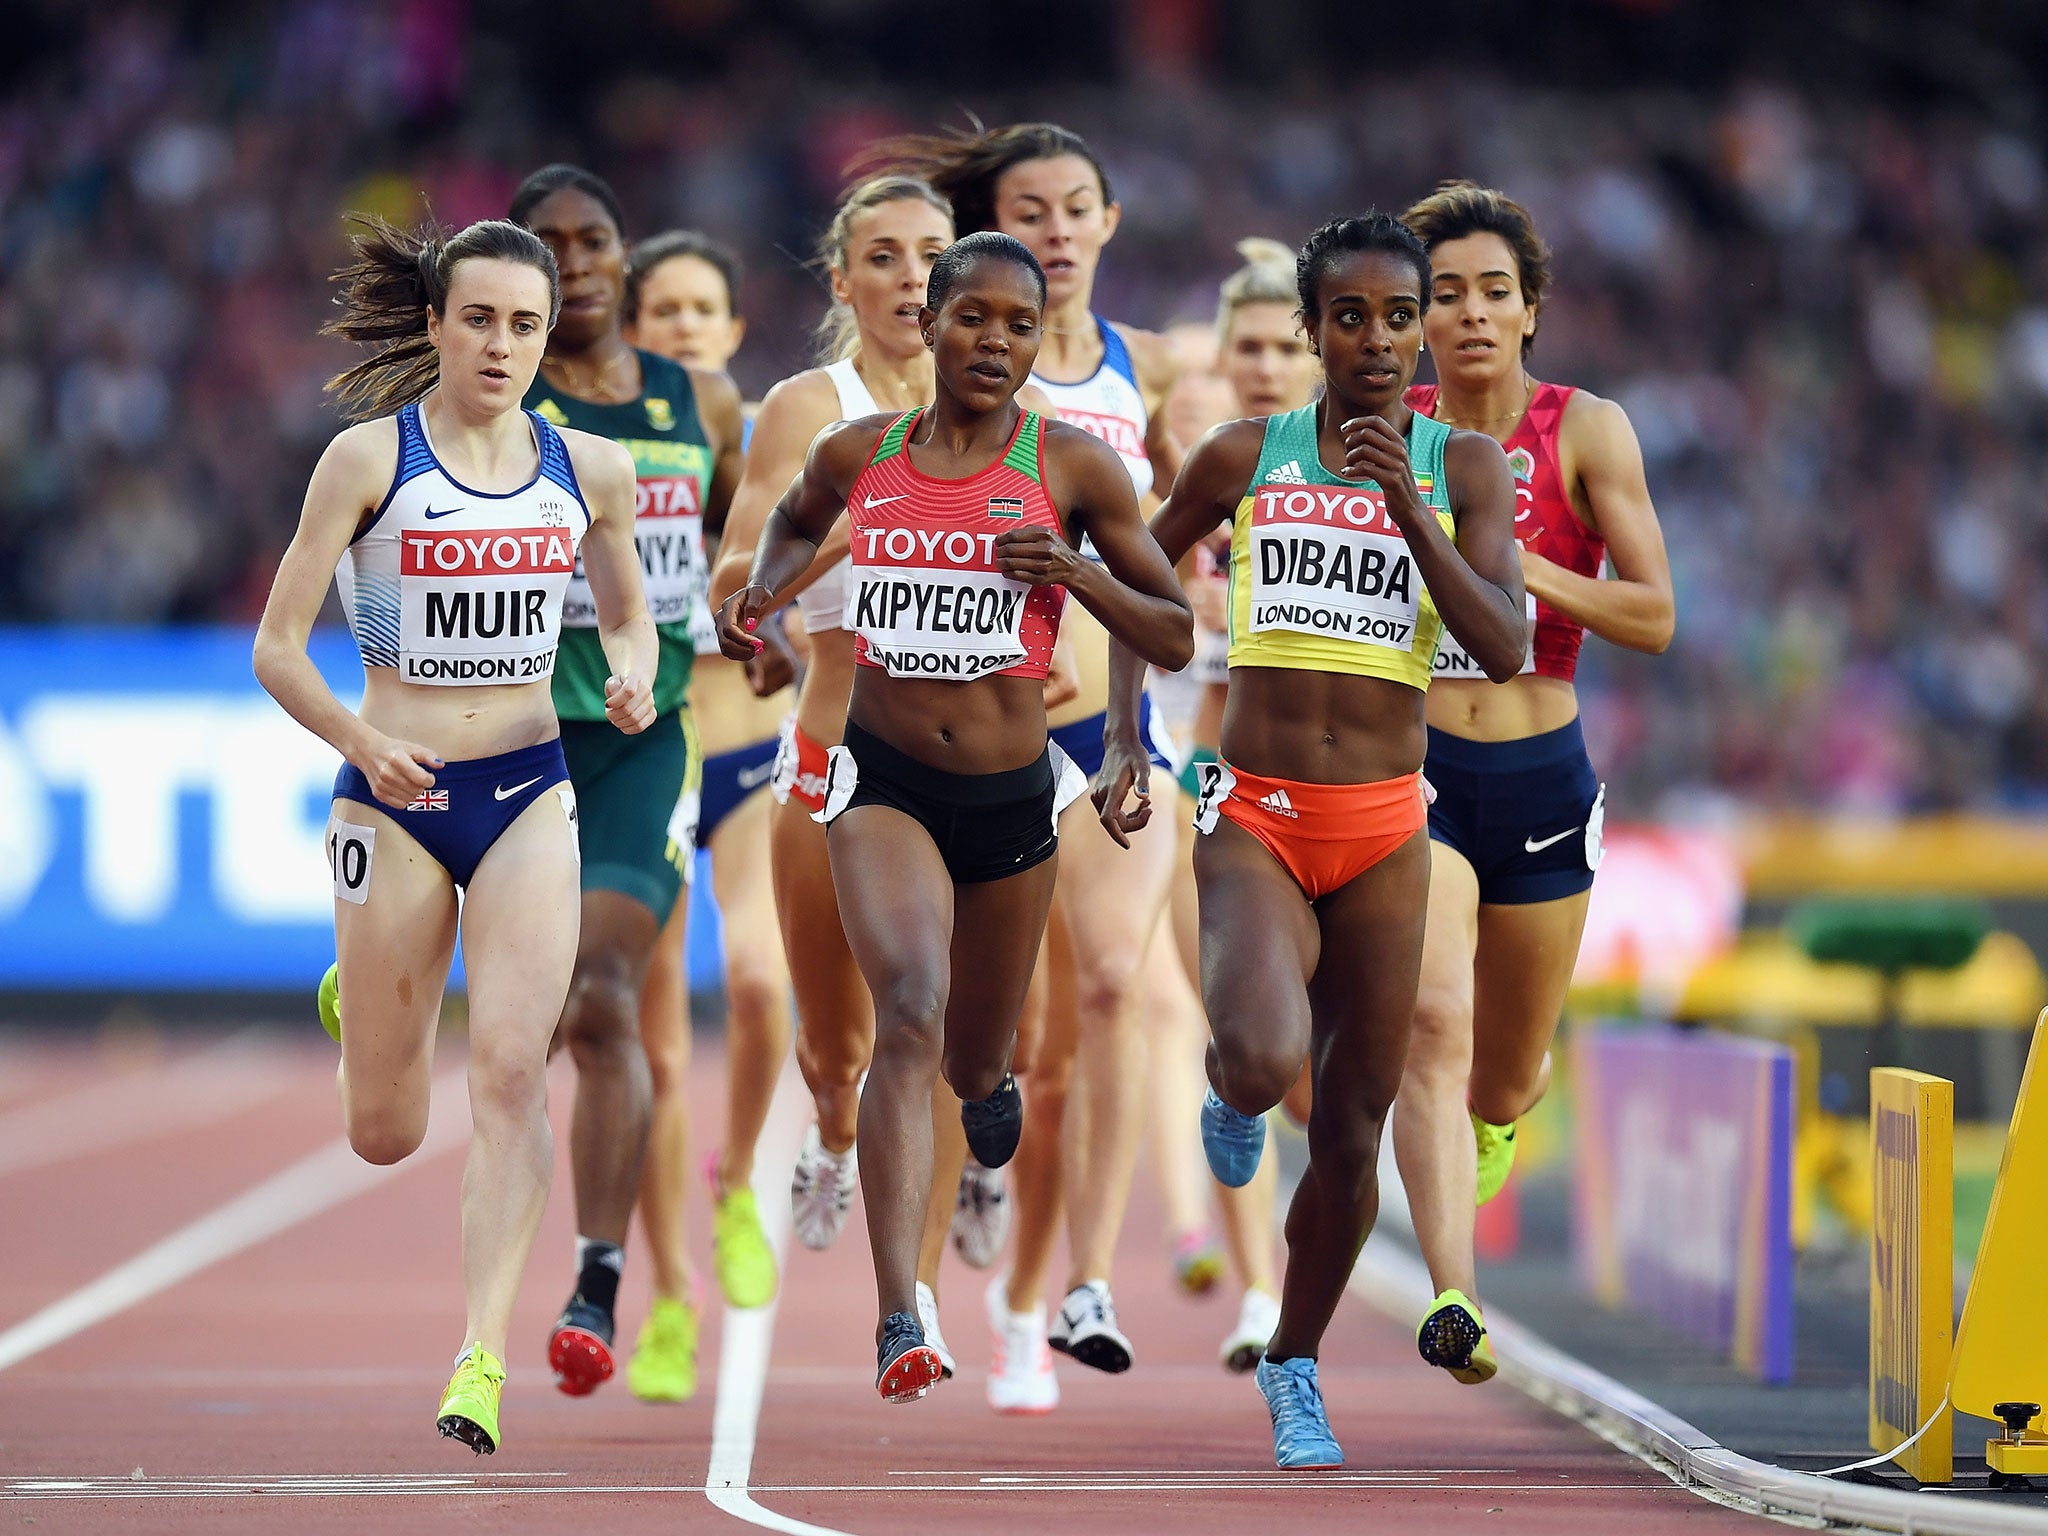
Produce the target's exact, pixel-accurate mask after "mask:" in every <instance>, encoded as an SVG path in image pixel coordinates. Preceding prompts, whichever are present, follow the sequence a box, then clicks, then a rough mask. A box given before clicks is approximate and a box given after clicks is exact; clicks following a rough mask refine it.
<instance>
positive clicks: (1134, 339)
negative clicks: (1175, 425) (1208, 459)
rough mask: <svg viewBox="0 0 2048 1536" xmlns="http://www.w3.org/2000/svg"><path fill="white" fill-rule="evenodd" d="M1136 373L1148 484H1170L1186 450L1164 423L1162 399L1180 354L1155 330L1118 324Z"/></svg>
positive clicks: (1168, 390)
mask: <svg viewBox="0 0 2048 1536" xmlns="http://www.w3.org/2000/svg"><path fill="white" fill-rule="evenodd" d="M1117 329H1118V330H1119V331H1121V332H1122V333H1123V338H1124V345H1125V346H1127V347H1129V348H1130V349H1131V360H1132V362H1133V364H1134V365H1135V369H1136V372H1137V375H1138V393H1139V394H1141V395H1142V396H1144V399H1145V457H1146V458H1148V459H1150V460H1151V461H1152V483H1153V484H1154V485H1155V486H1159V485H1168V486H1170V485H1172V484H1173V482H1174V481H1175V480H1176V479H1177V478H1179V475H1180V467H1181V465H1182V464H1184V463H1185V462H1186V461H1187V449H1186V447H1185V446H1184V445H1183V444H1182V443H1181V441H1180V439H1179V438H1177V437H1175V436H1174V435H1173V429H1172V428H1171V427H1170V426H1168V425H1167V422H1166V401H1167V397H1168V396H1170V395H1171V394H1172V393H1173V386H1174V383H1175V381H1176V380H1178V379H1179V378H1180V369H1181V363H1180V353H1178V352H1176V351H1175V350H1174V347H1173V343H1172V342H1170V341H1168V340H1167V339H1166V338H1165V337H1164V336H1161V335H1160V334H1159V333H1158V332H1157V331H1139V330H1132V329H1128V328H1126V327H1124V326H1118V327H1117Z"/></svg>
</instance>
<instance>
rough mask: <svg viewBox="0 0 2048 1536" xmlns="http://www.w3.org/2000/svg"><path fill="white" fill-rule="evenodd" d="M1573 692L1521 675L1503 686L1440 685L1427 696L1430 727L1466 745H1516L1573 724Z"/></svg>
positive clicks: (1554, 681)
mask: <svg viewBox="0 0 2048 1536" xmlns="http://www.w3.org/2000/svg"><path fill="white" fill-rule="evenodd" d="M1578 714H1579V695H1578V691H1577V689H1575V688H1574V687H1573V686H1572V684H1571V683H1570V682H1569V681H1567V680H1566V679H1564V678H1561V677H1544V676H1542V675H1541V674H1540V673H1533V672H1532V673H1524V674H1523V675H1522V676H1520V677H1511V678H1509V679H1508V680H1507V681H1506V682H1504V683H1489V682H1483V681H1482V682H1463V681H1460V682H1445V681H1443V680H1442V679H1439V680H1438V681H1437V682H1436V683H1434V684H1433V685H1432V686H1431V687H1430V690H1429V723H1430V724H1431V725H1432V726H1434V727H1436V729H1438V730H1440V731H1448V732H1450V734H1451V735H1453V736H1462V737H1464V738H1465V739H1466V740H1467V741H1520V740H1522V739H1523V738H1525V737H1529V736H1541V735H1543V734H1544V733H1545V732H1547V731H1555V730H1559V729H1561V728H1563V727H1564V726H1567V725H1570V724H1571V723H1572V721H1574V720H1576V719H1577V718H1578Z"/></svg>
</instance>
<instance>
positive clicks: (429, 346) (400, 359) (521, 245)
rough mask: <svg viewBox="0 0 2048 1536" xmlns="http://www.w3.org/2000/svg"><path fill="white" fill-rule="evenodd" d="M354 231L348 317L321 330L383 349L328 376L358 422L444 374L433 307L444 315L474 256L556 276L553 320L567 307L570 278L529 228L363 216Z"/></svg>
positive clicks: (347, 276)
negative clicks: (396, 222) (407, 226)
mask: <svg viewBox="0 0 2048 1536" xmlns="http://www.w3.org/2000/svg"><path fill="white" fill-rule="evenodd" d="M355 223H356V225H357V229H356V231H355V233H354V234H353V235H351V236H350V244H351V245H352V246H353V247H354V249H355V259H354V260H353V261H352V262H350V263H349V264H348V265H347V266H345V267H343V268H342V269H341V270H340V271H338V272H336V273H335V274H334V281H335V283H336V285H337V286H338V287H339V288H340V290H341V291H340V292H338V293H337V294H335V296H334V302H335V303H336V304H339V305H340V306H341V314H340V315H339V316H337V317H336V318H335V319H333V320H330V321H328V322H327V324H325V325H323V326H322V327H320V334H321V335H323V336H340V337H342V338H343V339H344V340H347V341H363V342H369V343H370V344H371V345H373V346H375V347H376V348H377V350H376V351H375V352H373V353H371V354H370V355H369V356H368V357H366V358H364V359H363V360H362V361H361V362H359V363H357V364H355V365H354V366H353V367H350V368H344V369H343V370H342V371H341V372H340V373H337V374H336V375H335V376H334V377H333V378H331V379H329V380H328V381H327V388H328V389H329V390H330V391H332V392H333V393H334V394H335V395H337V396H338V397H339V398H340V400H341V410H342V414H343V415H344V416H346V417H348V418H349V419H350V420H352V421H363V420H367V419H368V418H370V417H372V416H383V415H386V414H388V413H390V412H392V411H395V410H397V409H398V408H399V407H401V406H406V405H410V404H412V402H413V401H415V400H417V399H419V398H420V397H421V396H423V395H425V394H426V393H427V391H428V390H430V389H432V388H433V387H434V384H435V382H436V381H437V380H438V379H439V378H440V376H441V358H440V354H439V353H438V352H436V351H435V350H434V344H433V342H431V341H430V340H428V339H427V311H428V310H432V311H433V312H434V313H435V314H437V315H444V314H445V313H446V312H447V311H446V306H447V303H448V286H449V284H450V283H451V282H452V281H453V280H454V277H455V269H456V267H457V266H459V265H460V264H461V263H463V262H465V261H468V260H469V259H470V258H471V257H476V256H485V257H494V258H496V259H497V260H499V261H516V262H520V263H523V264H524V265H526V266H529V267H532V268H533V269H534V270H535V271H537V272H539V273H541V274H542V275H543V276H544V277H546V278H547V280H548V325H549V327H550V328H552V327H553V325H554V323H555V317H556V316H557V315H559V314H560V313H561V309H562V280H561V278H560V276H559V275H558V274H557V273H556V271H555V256H554V252H552V251H550V250H549V249H548V248H547V246H546V245H544V244H543V243H542V242H541V240H540V238H539V237H538V236H537V235H535V234H534V233H533V231H531V230H529V229H522V228H521V227H520V226H519V225H517V224H513V223H508V222H507V221H506V220H504V219H485V220H483V221H482V222H481V223H477V224H472V225H470V226H469V228H467V229H465V230H463V231H462V232H461V233H460V234H457V235H450V234H449V233H448V232H447V231H446V230H444V229H441V228H438V227H435V226H429V227H427V228H424V229H418V230H403V229H397V228H394V227H393V226H392V225H390V224H387V223H385V222H384V221H383V220H382V219H378V218H371V217H368V216H358V217H357V219H356V220H355Z"/></svg>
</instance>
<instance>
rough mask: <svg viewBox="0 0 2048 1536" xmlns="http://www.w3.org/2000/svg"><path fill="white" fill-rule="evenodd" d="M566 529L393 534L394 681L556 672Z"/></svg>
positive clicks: (571, 563)
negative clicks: (396, 585)
mask: <svg viewBox="0 0 2048 1536" xmlns="http://www.w3.org/2000/svg"><path fill="white" fill-rule="evenodd" d="M575 566H576V536H575V535H574V534H573V533H572V532H571V531H570V530H569V529H567V528H469V529H459V530H458V529H450V530H449V531H448V532H446V533H442V532H437V531H435V530H433V529H420V530H408V531H406V532H405V533H403V534H401V535H400V536H399V575H400V577H401V580H400V582H399V637H400V656H399V663H400V676H402V677H403V678H404V679H405V680H406V681H407V682H409V683H444V684H445V683H522V682H532V681H535V680H537V679H540V678H545V677H548V676H550V675H551V674H552V673H553V672H554V670H555V644H556V640H557V638H558V636H559V623H560V615H561V602H562V587H563V582H564V581H565V580H566V579H567V577H568V576H569V574H570V572H571V571H573V570H574V569H575Z"/></svg>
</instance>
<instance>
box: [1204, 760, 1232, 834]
mask: <svg viewBox="0 0 2048 1536" xmlns="http://www.w3.org/2000/svg"><path fill="white" fill-rule="evenodd" d="M1236 784H1237V775H1236V774H1234V773H1232V772H1231V771H1230V765H1229V764H1228V763H1222V762H1210V763H1201V764H1198V765H1197V766H1196V768H1195V786H1196V789H1197V791H1198V793H1197V794H1196V796H1195V830H1196V831H1197V832H1214V831H1215V830H1216V818H1217V817H1218V816H1219V815H1220V814H1222V810H1223V802H1224V801H1225V800H1228V799H1229V798H1230V791H1231V790H1232V789H1233V788H1234V787H1235V786H1236Z"/></svg>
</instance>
